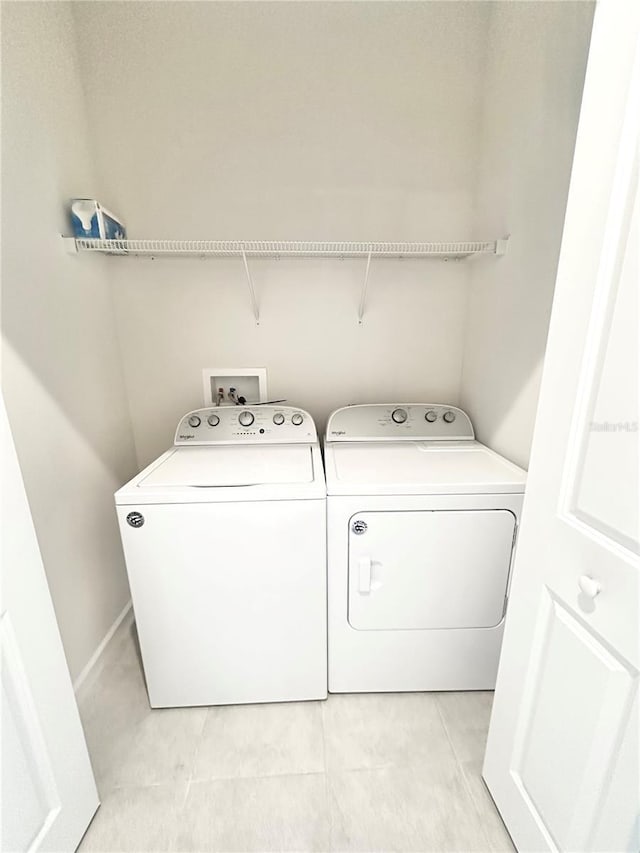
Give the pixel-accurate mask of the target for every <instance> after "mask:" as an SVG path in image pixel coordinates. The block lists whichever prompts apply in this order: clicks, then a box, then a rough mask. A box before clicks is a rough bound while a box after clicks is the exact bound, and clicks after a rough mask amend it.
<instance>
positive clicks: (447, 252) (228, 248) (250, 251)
mask: <svg viewBox="0 0 640 853" xmlns="http://www.w3.org/2000/svg"><path fill="white" fill-rule="evenodd" d="M65 239H66V240H69V241H70V242H71V243H73V246H70V249H71V251H77V252H102V253H106V254H110V255H136V256H147V257H158V256H160V255H182V256H192V257H223V258H224V257H246V258H276V259H277V258H369V257H372V258H431V257H435V258H466V257H468V256H469V255H503V254H504V253H505V251H506V244H507V240H490V241H475V242H460V243H452V242H449V243H446V242H440V243H338V242H311V241H309V242H295V241H284V242H274V241H261V240H246V241H243V240H98V239H88V238H84V237H82V238H73V237H71V238H65Z"/></svg>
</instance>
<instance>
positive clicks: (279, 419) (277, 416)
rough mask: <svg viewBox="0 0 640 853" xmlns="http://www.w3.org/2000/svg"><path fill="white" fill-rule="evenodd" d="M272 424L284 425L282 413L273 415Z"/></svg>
mask: <svg viewBox="0 0 640 853" xmlns="http://www.w3.org/2000/svg"><path fill="white" fill-rule="evenodd" d="M273 422H274V424H275V425H276V426H282V424H283V423H284V415H283V414H282V412H276V413H275V415H274V416H273Z"/></svg>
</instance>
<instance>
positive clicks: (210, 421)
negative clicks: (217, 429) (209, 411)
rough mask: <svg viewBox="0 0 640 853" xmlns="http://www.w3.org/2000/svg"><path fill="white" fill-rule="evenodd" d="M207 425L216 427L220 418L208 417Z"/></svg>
mask: <svg viewBox="0 0 640 853" xmlns="http://www.w3.org/2000/svg"><path fill="white" fill-rule="evenodd" d="M207 423H208V424H209V426H218V424H219V423H220V418H219V417H218V416H217V415H209V417H208V418H207Z"/></svg>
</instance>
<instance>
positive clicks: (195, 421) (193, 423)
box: [187, 415, 202, 427]
mask: <svg viewBox="0 0 640 853" xmlns="http://www.w3.org/2000/svg"><path fill="white" fill-rule="evenodd" d="M187 423H188V424H189V426H190V427H199V426H200V424H201V423H202V421H201V420H200V418H199V417H198V416H197V415H191V417H190V418H189V420H188V421H187Z"/></svg>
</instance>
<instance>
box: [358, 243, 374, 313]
mask: <svg viewBox="0 0 640 853" xmlns="http://www.w3.org/2000/svg"><path fill="white" fill-rule="evenodd" d="M370 268H371V247H369V254H368V255H367V268H366V269H365V271H364V282H363V284H362V294H361V296H360V305H359V307H358V325H359V326H361V325H362V318H363V317H364V306H365V303H366V301H367V286H368V284H369V270H370Z"/></svg>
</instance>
